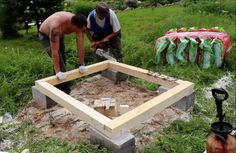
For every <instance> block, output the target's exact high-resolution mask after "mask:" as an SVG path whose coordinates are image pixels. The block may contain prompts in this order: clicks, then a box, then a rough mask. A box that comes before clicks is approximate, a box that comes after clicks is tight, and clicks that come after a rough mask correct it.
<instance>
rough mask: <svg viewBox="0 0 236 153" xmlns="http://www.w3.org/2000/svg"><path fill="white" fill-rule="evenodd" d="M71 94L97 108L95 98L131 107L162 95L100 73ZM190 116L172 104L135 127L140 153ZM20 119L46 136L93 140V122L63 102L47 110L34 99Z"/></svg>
mask: <svg viewBox="0 0 236 153" xmlns="http://www.w3.org/2000/svg"><path fill="white" fill-rule="evenodd" d="M70 96H72V97H74V98H76V99H77V100H79V101H80V102H83V103H84V104H86V105H88V106H90V107H93V104H94V101H95V100H98V99H100V98H101V97H106V98H107V97H109V98H113V99H115V101H116V103H118V104H121V105H129V108H130V110H131V109H133V108H135V107H137V106H139V105H140V104H142V103H145V102H146V101H148V100H150V99H152V98H154V97H156V96H158V92H155V91H149V90H146V89H144V88H141V87H137V86H135V85H133V84H132V83H130V82H128V81H124V82H121V83H120V84H114V82H113V81H111V80H109V79H107V78H104V77H101V76H100V75H96V76H94V77H91V78H88V79H86V80H84V81H81V82H78V83H77V84H76V85H74V86H73V87H72V92H71V93H70ZM190 118H191V116H190V115H189V114H188V113H187V112H184V111H182V110H179V109H177V108H175V107H169V108H167V109H165V110H163V111H162V112H160V113H158V114H156V115H155V116H153V117H152V118H150V119H149V120H148V121H146V122H144V123H142V124H140V125H139V126H137V127H135V128H133V129H131V133H132V134H133V135H134V136H135V139H136V148H137V149H136V150H137V153H139V152H142V150H143V148H144V146H146V145H148V144H150V143H152V142H153V133H155V132H159V133H161V132H162V130H163V128H165V127H168V125H169V124H170V123H171V122H172V121H174V120H176V119H183V120H190ZM17 120H18V121H27V122H29V123H31V124H32V125H34V126H36V127H37V128H40V129H41V130H42V131H43V136H44V137H45V138H47V137H57V138H60V139H63V140H65V141H67V142H77V141H87V142H89V139H90V135H89V131H88V130H89V125H88V124H86V123H85V122H83V121H82V120H80V118H79V117H77V116H75V115H73V114H72V113H71V112H69V111H68V110H67V109H65V108H62V107H60V106H59V105H56V106H54V107H52V108H50V109H44V108H41V107H40V106H38V105H37V103H35V102H34V101H30V102H29V103H28V104H27V105H26V106H25V107H24V108H23V109H22V110H21V111H20V112H19V113H18V115H17Z"/></svg>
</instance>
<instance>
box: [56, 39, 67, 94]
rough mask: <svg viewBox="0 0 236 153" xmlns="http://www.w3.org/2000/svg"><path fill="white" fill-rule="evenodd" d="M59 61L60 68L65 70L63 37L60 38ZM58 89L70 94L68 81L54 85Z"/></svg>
mask: <svg viewBox="0 0 236 153" xmlns="http://www.w3.org/2000/svg"><path fill="white" fill-rule="evenodd" d="M58 54H59V62H60V69H61V71H62V72H66V55H65V45H64V37H62V38H60V46H59V52H58ZM56 87H57V88H58V89H60V90H62V91H64V92H65V93H67V94H70V92H71V89H70V82H65V83H61V84H59V85H57V86H56Z"/></svg>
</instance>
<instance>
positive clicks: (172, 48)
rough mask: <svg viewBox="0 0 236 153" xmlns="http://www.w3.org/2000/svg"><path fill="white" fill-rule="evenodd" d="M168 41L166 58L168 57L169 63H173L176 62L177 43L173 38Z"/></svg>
mask: <svg viewBox="0 0 236 153" xmlns="http://www.w3.org/2000/svg"><path fill="white" fill-rule="evenodd" d="M168 41H169V46H168V48H167V53H166V59H167V63H168V64H170V65H173V64H175V48H176V45H175V43H174V41H173V40H172V39H168Z"/></svg>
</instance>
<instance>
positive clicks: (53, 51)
mask: <svg viewBox="0 0 236 153" xmlns="http://www.w3.org/2000/svg"><path fill="white" fill-rule="evenodd" d="M86 26H87V20H86V17H85V16H83V15H75V14H73V13H70V12H56V13H54V14H52V15H51V16H49V17H48V18H47V19H46V20H45V21H44V22H43V23H42V24H41V26H40V29H39V39H40V40H41V42H42V44H43V46H44V48H45V50H46V52H47V53H48V55H49V56H50V57H52V59H53V64H54V73H55V74H56V76H57V77H58V79H65V78H66V77H67V75H66V73H64V72H66V56H65V45H64V35H66V34H70V33H75V34H76V43H77V49H78V57H79V59H78V63H79V65H82V64H83V62H84V54H85V45H84V39H83V33H84V32H85V30H86ZM58 88H59V89H61V90H63V91H65V92H70V90H69V87H68V85H66V84H64V85H61V87H58Z"/></svg>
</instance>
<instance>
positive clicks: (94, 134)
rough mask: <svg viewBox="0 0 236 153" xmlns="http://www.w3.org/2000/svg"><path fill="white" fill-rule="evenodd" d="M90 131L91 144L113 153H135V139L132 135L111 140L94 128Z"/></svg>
mask: <svg viewBox="0 0 236 153" xmlns="http://www.w3.org/2000/svg"><path fill="white" fill-rule="evenodd" d="M89 130H90V142H91V144H94V145H99V146H101V147H105V148H107V149H108V150H110V151H112V152H113V153H135V138H134V136H133V135H132V134H131V133H128V132H127V133H124V134H122V135H121V136H120V137H118V138H116V139H110V138H108V137H106V136H105V135H103V134H102V133H100V132H99V131H97V130H96V129H94V128H92V127H90V129H89Z"/></svg>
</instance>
